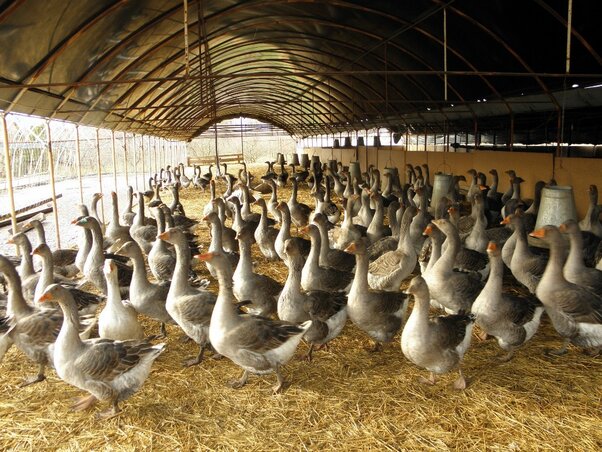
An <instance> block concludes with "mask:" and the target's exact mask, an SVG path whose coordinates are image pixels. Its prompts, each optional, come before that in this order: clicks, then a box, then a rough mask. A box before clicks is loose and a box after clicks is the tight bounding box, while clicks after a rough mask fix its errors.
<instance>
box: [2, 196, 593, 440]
mask: <svg viewBox="0 0 602 452" xmlns="http://www.w3.org/2000/svg"><path fill="white" fill-rule="evenodd" d="M289 193H290V191H289V190H282V191H281V194H280V197H281V198H282V199H286V198H287V197H288V196H289ZM301 198H302V200H303V201H304V202H307V203H308V204H310V205H313V203H312V202H308V201H309V199H310V198H309V195H308V193H307V190H303V191H302V192H301ZM207 199H208V193H207V194H202V193H201V192H199V191H197V190H193V189H187V190H184V191H183V193H182V201H183V203H184V206H185V208H186V210H187V214H188V215H189V216H191V217H195V218H200V216H201V215H202V208H203V206H204V205H205V203H206V200H207ZM198 232H199V235H200V236H201V241H202V243H204V244H206V243H208V237H209V236H208V231H207V228H206V226H205V225H204V224H202V225H201V226H200V227H199V231H198ZM254 248H255V246H254ZM254 259H255V260H256V262H257V263H258V268H259V271H260V272H261V273H264V274H268V275H269V276H272V277H274V278H276V279H278V280H280V281H282V282H284V280H285V278H286V268H285V267H284V265H283V264H282V263H270V262H267V261H265V260H264V259H263V258H262V256H261V255H260V254H259V252H258V250H257V249H254ZM198 270H199V271H200V272H201V273H202V274H203V275H204V276H205V277H208V272H207V271H206V270H205V269H204V266H203V265H202V264H199V265H198ZM509 284H511V280H509ZM211 289H212V290H216V289H217V288H216V283H215V282H212V284H211ZM512 290H521V289H520V288H519V287H516V286H512ZM143 321H144V325H145V327H146V328H147V332H148V333H149V334H152V333H157V332H158V325H157V324H155V323H152V322H150V321H147V320H146V319H143ZM168 331H169V336H168V338H167V343H168V349H167V351H166V352H165V353H164V354H163V355H162V356H160V357H159V359H158V360H157V361H156V363H155V365H154V367H153V371H152V373H151V376H150V378H149V380H148V381H147V382H146V383H145V385H144V386H143V387H142V389H141V390H140V391H139V392H138V393H137V394H136V395H134V396H133V397H132V398H131V399H129V400H127V401H126V402H125V403H123V404H122V408H123V412H122V413H121V415H120V416H118V417H116V418H114V419H110V420H107V421H98V420H96V419H95V417H94V416H93V413H91V412H84V413H73V412H71V411H69V406H70V404H71V403H72V399H73V398H75V397H80V396H82V395H84V394H82V392H81V391H79V390H77V389H75V388H73V387H71V386H68V385H67V384H65V383H63V382H62V381H60V379H58V377H57V376H56V374H55V373H54V372H53V371H52V370H49V371H48V372H47V374H48V380H47V381H45V382H43V383H40V384H37V385H33V386H31V387H27V388H24V389H19V388H18V385H19V383H20V382H21V379H22V378H23V377H25V376H26V375H29V374H32V373H34V372H35V365H34V364H33V363H31V362H29V361H28V360H27V359H26V358H25V357H24V355H23V354H22V353H21V352H19V351H18V350H16V349H15V348H14V347H13V348H12V349H11V350H10V351H9V352H8V353H7V355H6V356H5V359H4V362H3V363H2V365H1V369H2V374H1V377H0V382H1V385H0V432H1V433H0V449H2V450H7V449H13V450H28V449H29V450H31V449H34V448H35V449H37V450H56V449H60V450H107V449H111V450H150V449H154V450H204V449H227V450H241V449H244V450H247V451H251V450H278V449H280V450H282V449H294V450H299V449H314V450H317V449H329V450H330V449H339V450H342V449H353V450H358V449H378V450H408V449H412V450H413V449H419V450H446V449H460V450H463V449H473V448H475V449H485V448H488V449H491V450H534V449H574V450H600V448H602V429H601V428H600V425H602V424H601V420H602V412H601V407H602V403H601V397H602V392H601V388H602V365H601V360H600V358H591V357H588V356H585V355H584V354H582V353H581V352H580V351H579V350H577V349H575V348H572V347H571V348H569V354H568V355H565V356H563V357H557V358H551V357H546V356H545V355H544V354H543V351H544V349H545V348H549V347H559V346H560V345H561V340H560V338H559V337H558V335H557V334H556V333H555V331H554V330H553V328H552V327H551V326H550V324H549V321H548V320H547V319H545V320H544V321H543V324H542V327H541V328H540V330H539V331H538V332H537V334H536V336H535V337H534V339H533V340H532V341H531V342H529V343H528V344H527V345H526V346H525V347H524V348H523V349H521V350H520V351H519V352H518V353H517V355H516V357H515V358H514V359H513V360H512V361H510V362H508V363H501V362H498V361H497V360H496V357H497V356H499V355H501V354H502V353H503V352H502V351H501V349H499V347H498V346H497V343H496V342H495V341H494V340H491V339H490V340H488V341H485V342H480V341H479V340H478V339H477V338H476V337H473V343H472V345H471V348H470V349H469V350H468V352H467V354H466V356H465V359H464V366H463V367H464V373H465V375H466V376H467V377H468V379H469V387H468V389H467V390H466V391H464V392H457V391H455V390H454V389H452V388H451V382H452V381H453V380H454V379H455V378H456V375H453V374H451V375H445V376H443V377H441V378H440V380H439V381H438V384H437V385H435V386H432V387H431V386H426V385H422V384H420V383H419V382H418V381H417V379H418V377H419V376H421V375H426V373H425V371H423V370H421V369H418V368H416V367H415V366H414V365H412V364H411V363H409V362H408V361H407V360H406V359H405V358H404V357H403V355H402V353H401V350H400V346H399V337H398V338H396V340H395V341H394V342H393V343H391V344H388V345H387V346H385V347H384V350H383V351H381V352H377V353H371V352H369V351H367V350H366V346H367V345H369V341H368V339H367V337H366V336H365V335H363V334H362V333H361V332H360V331H359V330H357V329H356V328H355V327H354V326H353V325H352V324H351V323H348V324H347V326H346V327H345V329H344V331H343V333H342V335H341V336H340V337H339V338H337V339H335V340H334V341H333V342H332V343H331V344H330V346H329V348H328V349H327V350H321V351H319V352H316V353H315V354H314V361H313V362H312V363H309V364H308V363H307V362H305V361H303V360H301V359H300V357H301V356H302V355H304V354H305V352H306V351H307V347H306V346H305V345H304V344H302V345H301V346H300V348H299V350H298V352H297V357H296V358H294V359H293V360H292V361H291V362H290V363H289V364H288V365H287V366H286V368H285V370H284V374H285V376H286V377H287V379H288V380H290V381H291V382H292V384H291V386H290V387H289V388H287V389H286V390H285V392H284V393H282V394H279V395H272V393H271V389H270V388H271V385H272V384H273V381H274V376H273V375H271V376H266V377H252V378H251V379H250V380H249V384H248V385H247V386H245V387H244V388H242V389H240V390H233V389H231V388H229V387H228V386H226V383H227V382H228V381H229V380H230V379H233V378H237V377H238V376H239V375H240V370H239V368H237V366H235V365H234V364H233V363H232V362H230V361H229V360H227V359H222V360H213V359H206V360H205V361H204V362H203V363H202V364H201V365H199V366H195V367H192V368H183V367H182V366H181V361H182V360H183V359H184V358H186V357H189V356H193V355H195V354H196V352H197V346H196V344H194V343H192V342H188V343H183V342H182V341H181V340H180V336H181V332H180V331H179V329H178V328H177V327H175V326H172V327H168ZM103 408H104V407H103ZM97 409H98V408H97Z"/></svg>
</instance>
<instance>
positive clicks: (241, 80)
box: [169, 60, 368, 114]
mask: <svg viewBox="0 0 602 452" xmlns="http://www.w3.org/2000/svg"><path fill="white" fill-rule="evenodd" d="M265 61H270V60H265ZM240 64H245V63H244V62H241V63H240ZM299 67H302V68H304V67H303V66H299ZM280 78H282V79H286V78H287V75H286V72H283V74H282V77H280ZM259 80H263V79H261V78H259V79H254V80H253V85H256V84H257V83H258V81H259ZM301 80H302V79H298V78H297V79H295V80H294V81H293V82H290V83H286V84H284V85H283V86H284V88H289V87H292V86H296V85H299V84H302V85H308V84H307V83H305V82H301ZM241 82H245V81H244V80H243V79H237V80H236V83H241ZM231 83H232V82H228V84H227V85H224V86H223V87H217V86H216V91H218V90H220V89H224V90H228V89H229V87H230V86H231ZM246 83H248V82H246ZM367 87H368V86H367ZM196 88H198V87H196ZM190 89H191V90H193V89H195V86H194V85H191V86H190ZM316 90H317V91H318V96H319V97H320V99H322V100H327V99H328V98H327V93H326V92H325V90H323V89H321V88H316ZM180 92H181V93H182V94H181V95H180V97H181V96H182V95H186V94H187V92H184V91H180ZM321 93H323V94H324V95H323V96H322V95H320V94H321ZM314 94H315V93H314ZM340 95H341V97H343V96H344V97H347V98H349V94H348V93H344V92H340ZM176 96H177V94H176V95H174V97H172V98H170V99H169V100H170V101H171V100H176V101H177V100H178V98H177V97H176ZM334 97H335V98H336V97H337V96H334ZM350 100H351V99H350ZM308 102H312V100H311V99H308ZM340 113H341V114H345V112H343V111H340ZM350 113H352V112H350Z"/></svg>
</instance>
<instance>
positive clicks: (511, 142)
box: [508, 115, 514, 152]
mask: <svg viewBox="0 0 602 452" xmlns="http://www.w3.org/2000/svg"><path fill="white" fill-rule="evenodd" d="M508 145H509V147H510V151H511V152H512V148H513V147H514V115H510V139H509V143H508Z"/></svg>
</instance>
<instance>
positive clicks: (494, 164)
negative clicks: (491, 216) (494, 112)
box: [305, 146, 602, 218]
mask: <svg viewBox="0 0 602 452" xmlns="http://www.w3.org/2000/svg"><path fill="white" fill-rule="evenodd" d="M305 152H307V153H308V154H310V155H319V156H320V159H321V160H322V161H326V160H329V159H331V158H334V159H336V160H338V161H341V162H343V164H344V165H348V164H349V162H350V161H352V160H355V155H356V152H357V155H358V161H359V162H360V165H361V167H362V171H364V170H365V169H366V168H367V165H370V164H372V165H375V166H376V167H377V168H378V169H379V170H381V171H382V170H383V168H385V167H387V166H397V167H398V168H399V169H400V175H401V177H402V182H405V181H404V179H405V170H404V168H405V165H406V164H408V163H409V164H412V165H414V166H416V165H421V164H423V163H427V164H428V165H429V168H430V170H431V182H432V178H433V175H434V174H435V173H436V172H439V171H441V172H445V173H452V174H464V175H466V171H467V170H468V169H470V168H474V169H476V170H477V171H481V172H483V173H485V174H487V176H488V182H489V183H490V182H491V176H490V175H489V173H488V172H489V170H490V169H492V168H495V169H497V171H498V174H499V175H500V184H499V187H498V190H499V191H501V192H504V191H505V190H506V189H507V188H508V187H509V185H510V182H509V179H508V177H507V176H506V175H505V174H504V171H506V170H509V169H513V170H515V171H516V173H517V174H518V175H520V176H521V177H522V178H523V179H525V181H526V182H525V183H523V184H522V187H521V188H522V192H521V194H522V196H523V197H524V198H532V197H533V188H534V185H535V182H537V181H538V180H543V181H546V182H547V181H549V180H550V179H551V178H552V177H553V178H555V179H556V181H557V182H558V184H559V185H571V186H572V187H573V192H574V194H575V203H576V206H577V213H578V215H579V217H580V218H581V217H583V216H584V215H585V213H586V212H587V207H588V204H589V198H588V196H587V189H588V187H589V185H590V184H595V185H597V186H598V189H599V190H600V191H601V192H602V159H586V158H554V156H553V155H551V154H538V153H534V152H501V151H496V152H491V151H474V152H470V153H463V152H425V151H408V152H406V151H405V150H404V148H403V147H401V146H394V147H393V148H392V149H388V148H374V147H368V148H360V149H357V150H356V149H355V148H353V149H332V150H331V149H322V148H307V149H305ZM599 203H600V204H602V199H600V201H599Z"/></svg>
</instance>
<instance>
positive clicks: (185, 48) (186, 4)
mask: <svg viewBox="0 0 602 452" xmlns="http://www.w3.org/2000/svg"><path fill="white" fill-rule="evenodd" d="M199 7H200V6H199ZM184 57H185V59H186V77H188V76H189V75H190V54H189V51H188V0H184Z"/></svg>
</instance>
